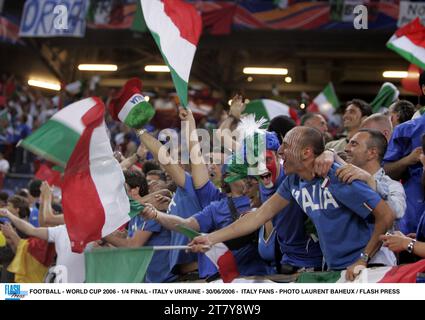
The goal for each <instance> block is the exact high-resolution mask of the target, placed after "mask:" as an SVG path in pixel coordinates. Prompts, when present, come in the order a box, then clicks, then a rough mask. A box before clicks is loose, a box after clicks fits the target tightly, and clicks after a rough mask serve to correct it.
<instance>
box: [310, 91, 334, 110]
mask: <svg viewBox="0 0 425 320" xmlns="http://www.w3.org/2000/svg"><path fill="white" fill-rule="evenodd" d="M313 102H314V103H315V104H316V105H317V107H318V108H319V112H320V113H323V114H324V115H327V116H328V115H332V114H333V113H334V111H335V108H334V107H333V106H332V104H331V103H330V102H329V100H328V98H327V97H326V96H325V94H324V93H323V92H321V93H320V94H319V95H318V96H317V97H316V98H314V100H313Z"/></svg>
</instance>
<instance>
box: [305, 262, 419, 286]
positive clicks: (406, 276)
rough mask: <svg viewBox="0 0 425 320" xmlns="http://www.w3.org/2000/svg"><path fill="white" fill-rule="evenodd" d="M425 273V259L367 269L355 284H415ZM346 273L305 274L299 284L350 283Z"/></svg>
mask: <svg viewBox="0 0 425 320" xmlns="http://www.w3.org/2000/svg"><path fill="white" fill-rule="evenodd" d="M422 272H425V259H423V260H420V261H418V262H416V263H411V264H406V265H403V266H396V267H378V268H366V269H364V270H362V272H361V273H360V275H359V276H357V278H356V280H355V281H353V282H355V283H414V282H416V277H417V274H418V273H422ZM345 273H346V271H332V272H304V273H301V274H300V276H299V277H298V280H297V282H299V283H317V282H324V283H329V282H336V283H347V282H350V281H348V280H346V279H345Z"/></svg>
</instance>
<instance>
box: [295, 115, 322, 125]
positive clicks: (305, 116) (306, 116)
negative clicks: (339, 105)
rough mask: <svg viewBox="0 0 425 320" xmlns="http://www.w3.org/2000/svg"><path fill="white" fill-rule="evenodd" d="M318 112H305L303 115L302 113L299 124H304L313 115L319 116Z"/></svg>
mask: <svg viewBox="0 0 425 320" xmlns="http://www.w3.org/2000/svg"><path fill="white" fill-rule="evenodd" d="M320 115H321V114H320V113H316V112H307V113H306V114H305V115H303V116H302V117H301V119H300V124H301V125H302V126H305V123H306V122H307V121H308V120H310V119H313V118H314V117H317V116H320Z"/></svg>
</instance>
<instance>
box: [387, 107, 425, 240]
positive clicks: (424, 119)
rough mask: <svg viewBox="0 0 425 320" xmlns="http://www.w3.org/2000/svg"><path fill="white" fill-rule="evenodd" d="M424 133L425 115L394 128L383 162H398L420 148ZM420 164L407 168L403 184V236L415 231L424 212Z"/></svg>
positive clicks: (401, 228)
mask: <svg viewBox="0 0 425 320" xmlns="http://www.w3.org/2000/svg"><path fill="white" fill-rule="evenodd" d="M424 132H425V115H423V116H421V117H419V118H416V119H413V120H409V121H406V122H404V123H402V124H399V125H398V126H396V127H395V128H394V132H393V134H392V136H391V140H390V142H389V144H388V148H387V151H386V153H385V156H384V162H394V161H398V160H400V159H402V158H404V157H406V156H407V155H409V154H410V153H411V152H412V151H413V150H414V149H415V148H417V147H421V146H422V141H421V137H422V135H423V133H424ZM422 169H423V167H422V164H421V163H420V162H418V163H416V164H414V165H412V166H409V167H408V173H409V178H408V179H407V180H406V181H405V182H404V183H403V187H404V190H405V192H406V205H407V207H406V212H405V214H404V216H403V217H402V218H401V219H400V221H399V228H400V231H401V232H403V233H404V234H408V233H412V232H415V231H416V228H417V226H418V223H419V219H420V217H421V214H422V212H424V211H425V204H424V193H423V188H422V184H421V177H422V171H423V170H422Z"/></svg>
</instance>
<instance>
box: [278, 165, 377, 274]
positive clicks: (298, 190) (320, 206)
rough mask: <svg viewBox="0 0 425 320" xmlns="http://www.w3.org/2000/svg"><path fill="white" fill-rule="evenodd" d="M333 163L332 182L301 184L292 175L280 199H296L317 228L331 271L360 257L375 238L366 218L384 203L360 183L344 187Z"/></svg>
mask: <svg viewBox="0 0 425 320" xmlns="http://www.w3.org/2000/svg"><path fill="white" fill-rule="evenodd" d="M339 167H340V166H339V165H338V164H336V163H334V164H333V165H332V167H331V170H330V171H329V174H328V177H329V182H328V183H327V186H324V185H323V183H324V179H323V178H314V179H313V180H311V181H305V180H302V179H301V178H300V177H299V176H297V175H289V176H287V177H286V179H285V181H284V182H283V183H282V184H281V185H280V187H279V189H278V193H279V195H280V196H281V197H282V198H284V199H286V200H288V201H291V200H292V199H295V200H296V201H297V203H298V204H299V205H300V207H301V208H302V210H303V211H304V212H305V213H306V214H307V215H308V216H309V217H310V218H311V220H312V221H313V223H314V225H315V226H316V229H317V232H318V235H319V242H320V247H321V248H322V251H323V255H324V257H325V260H326V263H327V265H328V267H329V269H332V270H341V269H345V268H346V267H348V266H350V265H351V264H353V263H354V262H355V261H357V260H358V259H359V257H360V253H361V252H362V251H363V250H364V248H365V247H366V245H367V243H368V242H369V240H370V237H371V235H372V229H371V228H370V227H369V226H368V222H367V218H368V216H369V215H370V214H371V212H372V211H373V209H374V208H375V207H376V206H377V205H378V203H379V201H381V198H380V196H379V195H378V194H377V193H376V192H374V191H373V190H372V189H370V188H369V187H368V186H367V185H366V184H365V183H363V182H361V181H354V182H353V183H351V184H344V183H341V182H340V181H339V180H338V178H337V177H336V175H335V172H336V170H337V169H338V168H339Z"/></svg>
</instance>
